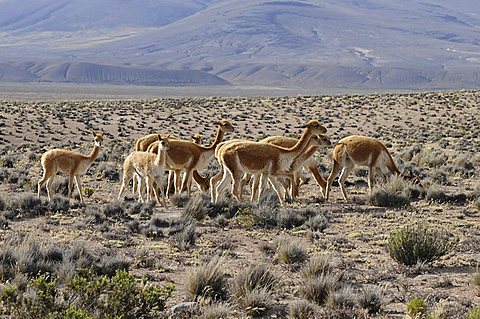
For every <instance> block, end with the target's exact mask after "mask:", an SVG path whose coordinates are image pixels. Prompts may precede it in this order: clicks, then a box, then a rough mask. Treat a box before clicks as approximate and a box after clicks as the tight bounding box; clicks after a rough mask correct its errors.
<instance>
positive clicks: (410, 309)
mask: <svg viewBox="0 0 480 319" xmlns="http://www.w3.org/2000/svg"><path fill="white" fill-rule="evenodd" d="M406 306H407V314H408V315H409V316H410V317H411V318H418V316H426V315H427V313H428V311H429V309H428V305H427V303H426V302H425V300H423V299H422V298H420V297H414V298H412V299H411V300H410V301H408V302H407V303H406Z"/></svg>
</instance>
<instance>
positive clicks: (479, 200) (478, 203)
mask: <svg viewBox="0 0 480 319" xmlns="http://www.w3.org/2000/svg"><path fill="white" fill-rule="evenodd" d="M473 207H474V208H476V209H477V211H480V197H478V198H477V199H475V200H474V201H473Z"/></svg>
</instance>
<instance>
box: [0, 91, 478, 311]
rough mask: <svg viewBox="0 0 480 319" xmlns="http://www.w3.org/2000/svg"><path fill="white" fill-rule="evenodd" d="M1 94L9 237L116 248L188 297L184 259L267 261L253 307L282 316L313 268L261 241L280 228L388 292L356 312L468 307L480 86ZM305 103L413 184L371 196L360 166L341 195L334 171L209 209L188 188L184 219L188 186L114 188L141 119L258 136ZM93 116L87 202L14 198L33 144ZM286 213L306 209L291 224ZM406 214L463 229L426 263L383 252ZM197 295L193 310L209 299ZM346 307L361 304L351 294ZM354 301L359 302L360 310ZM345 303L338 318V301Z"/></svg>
mask: <svg viewBox="0 0 480 319" xmlns="http://www.w3.org/2000/svg"><path fill="white" fill-rule="evenodd" d="M0 104H1V106H2V107H1V108H0V190H1V195H0V200H2V201H3V202H4V205H3V208H2V206H1V205H0V211H2V218H1V221H2V225H3V226H4V227H2V229H0V242H2V243H3V244H4V245H6V244H7V243H11V242H12V237H14V236H19V235H21V236H24V237H27V238H30V239H32V238H33V240H34V241H38V242H44V243H45V245H51V244H52V243H56V244H57V245H59V244H62V245H63V244H66V245H71V244H72V243H74V242H82V243H86V244H87V246H88V247H89V249H91V250H92V251H93V253H94V255H95V256H96V257H97V258H102V256H107V258H112V259H118V260H124V261H126V262H127V263H128V268H129V270H130V272H132V273H133V274H135V275H136V276H138V277H141V276H147V277H148V278H149V279H150V280H151V281H152V282H153V283H154V284H158V285H165V284H167V283H173V284H174V285H175V291H174V293H173V296H172V297H171V298H170V299H169V300H168V301H167V305H168V306H169V307H171V306H173V305H175V304H178V303H180V302H183V301H187V300H191V299H193V298H191V297H189V293H188V286H189V282H190V280H191V279H190V278H191V274H192V271H193V270H194V269H197V268H196V267H199V266H201V265H203V264H204V263H206V262H208V261H209V260H212V257H213V256H216V255H221V256H222V257H221V268H222V270H223V271H225V273H226V276H227V277H228V280H229V282H233V281H234V280H235V278H236V276H237V274H238V273H240V272H241V271H242V270H244V269H246V268H247V267H248V266H249V265H253V264H258V263H262V264H264V265H266V266H267V268H268V269H269V270H270V271H271V272H272V273H273V274H274V276H275V278H276V279H277V282H278V283H279V284H277V285H276V286H275V288H274V289H273V291H271V292H269V294H268V296H269V298H270V303H269V304H268V305H269V307H268V309H266V311H265V312H261V311H259V312H260V313H261V314H260V315H259V316H260V317H265V318H270V317H271V318H286V317H288V316H289V315H288V314H289V312H290V309H291V308H292V307H293V306H292V305H293V304H295V303H297V302H298V301H300V300H305V299H308V298H306V296H305V293H304V290H302V289H303V287H305V286H307V280H308V279H306V278H305V277H303V275H302V274H303V271H304V269H305V268H304V267H305V265H307V264H308V260H304V261H302V260H301V259H302V258H300V259H299V260H298V261H296V262H291V263H290V262H289V261H285V260H283V259H282V258H281V257H280V256H279V252H278V249H277V251H276V252H275V251H274V252H270V250H269V249H268V248H269V247H271V246H272V245H273V246H275V243H277V244H278V242H279V240H280V239H285V240H286V241H287V242H289V243H293V244H295V245H297V246H298V247H299V249H301V250H303V251H304V252H305V253H306V255H307V257H308V258H307V259H309V260H310V261H311V260H313V259H315V257H316V256H327V257H326V258H327V260H328V261H329V262H330V263H331V264H332V267H333V270H332V272H333V273H334V274H335V275H336V276H337V277H338V278H340V282H341V285H342V286H344V287H350V288H351V291H350V294H352V295H355V296H359V295H360V294H361V291H362V288H364V287H366V286H369V285H373V287H375V289H377V292H379V294H381V296H382V301H381V310H380V311H379V313H377V314H365V315H364V316H365V317H368V318H370V317H371V318H404V317H405V314H406V312H407V307H406V303H407V302H409V301H410V300H411V299H412V298H414V297H420V298H422V299H423V300H425V301H426V302H427V304H428V307H429V309H431V314H432V315H437V317H436V318H466V315H467V313H468V312H469V311H470V309H472V308H473V307H475V306H478V305H479V304H480V293H479V289H480V287H479V286H478V284H475V278H476V276H477V277H478V267H479V262H480V221H479V216H480V211H479V210H480V200H479V198H480V182H479V176H480V169H479V164H480V153H479V152H480V137H479V136H480V135H479V133H480V121H479V120H478V119H479V118H480V91H457V92H435V93H415V94H368V95H339V96H315V97H314V96H312V97H309V96H297V97H281V98H278V97H274V98H221V97H212V98H181V99H170V98H169V99H148V100H139V99H136V100H81V101H58V100H57V101H26V100H22V101H12V100H9V101H3V102H0ZM312 118H315V119H318V120H320V121H321V122H322V123H324V125H325V126H326V127H327V128H328V132H327V134H328V135H329V136H330V138H331V140H332V143H335V142H336V141H338V140H339V139H341V138H343V137H345V136H348V135H351V134H361V135H366V136H371V137H375V138H378V139H380V140H381V141H382V142H383V143H384V144H385V145H386V146H387V148H388V149H389V150H390V151H391V153H392V155H393V157H394V159H395V161H396V162H397V163H398V164H399V166H400V168H401V169H403V168H406V167H408V168H410V169H411V170H412V171H414V172H415V173H416V174H417V175H418V176H419V177H421V179H422V185H423V187H424V191H423V195H422V196H420V198H415V199H412V200H410V204H408V205H406V206H403V207H401V208H390V207H378V206H373V205H372V204H371V201H370V200H369V197H368V188H367V186H366V175H365V173H366V171H365V169H361V168H358V169H357V170H356V171H355V174H352V175H351V176H350V178H349V181H350V182H351V183H350V184H349V187H348V188H347V189H348V192H349V194H350V196H351V201H350V202H348V203H346V202H344V201H343V199H342V197H341V194H340V190H339V188H338V187H335V186H334V187H333V190H332V198H331V199H330V200H329V201H328V202H325V201H324V200H323V198H322V195H321V192H320V188H319V187H318V186H317V185H316V184H315V183H314V180H313V179H311V180H310V181H309V183H308V184H307V185H305V186H304V187H303V188H302V189H301V194H300V198H299V200H298V201H296V202H294V203H290V204H287V206H286V207H285V208H278V207H276V206H275V204H271V203H270V202H271V201H270V200H267V201H266V204H264V205H260V206H259V205H253V206H249V205H248V204H247V203H245V204H244V205H243V206H240V208H239V209H238V207H237V206H236V205H234V204H232V203H230V207H236V208H235V209H238V211H237V213H236V214H235V215H233V214H232V216H227V215H228V214H224V215H223V216H221V217H218V216H217V214H213V213H212V211H210V212H208V209H206V208H204V207H206V206H207V205H208V198H206V199H205V198H202V197H201V196H200V195H199V193H200V192H199V191H198V190H195V195H194V196H193V199H194V200H191V202H190V208H192V207H193V209H190V212H191V211H192V210H193V211H194V212H195V214H197V215H195V214H194V215H195V217H197V220H196V222H195V224H194V225H193V226H191V225H187V224H185V223H183V224H182V222H179V220H182V219H185V216H186V215H188V214H187V213H186V209H185V208H184V207H183V205H184V204H185V202H187V201H188V198H185V196H180V197H178V196H177V197H175V198H173V199H172V200H170V202H169V208H163V207H160V206H159V205H157V206H155V207H153V208H152V207H148V205H144V206H142V207H140V206H135V205H134V202H133V200H131V199H132V198H133V196H132V195H131V193H129V194H128V195H127V201H125V202H118V201H116V198H117V194H118V191H119V188H120V181H119V176H121V167H122V166H121V165H122V163H123V159H124V158H125V156H126V155H127V154H128V152H129V151H131V150H132V148H133V144H134V142H135V140H136V139H137V138H138V137H141V136H143V135H145V134H148V133H152V132H162V133H169V134H172V135H176V136H179V137H182V138H186V139H190V136H191V135H192V134H193V133H196V132H199V133H201V134H202V136H203V137H204V143H205V144H208V143H210V142H211V141H212V140H213V137H214V134H215V125H214V121H215V120H219V119H228V120H230V121H231V122H232V123H233V124H234V126H235V132H234V133H232V134H228V135H227V136H226V137H225V139H233V138H245V139H253V140H258V139H261V138H263V137H267V136H271V135H288V136H298V135H299V134H300V133H301V130H300V129H298V128H296V127H297V126H299V125H301V124H303V123H305V122H306V121H307V120H309V119H312ZM92 131H102V132H104V135H105V142H104V146H103V149H102V153H101V155H100V156H99V158H98V159H97V160H96V162H95V163H94V164H93V166H92V167H91V168H90V170H89V172H88V173H87V175H86V176H85V177H84V178H83V186H84V191H85V192H86V194H88V197H87V198H86V199H85V205H79V204H78V202H77V201H75V200H71V201H70V207H69V208H68V209H66V210H57V211H55V210H54V209H51V208H46V209H45V211H42V213H31V212H27V211H26V210H28V209H27V208H25V207H23V208H22V206H21V205H20V204H19V203H21V202H22V201H23V200H24V198H26V197H28V196H32V195H33V194H35V192H36V183H37V181H38V180H39V178H40V176H41V168H40V163H39V158H40V156H41V154H42V153H43V152H44V151H45V150H47V149H51V148H54V147H62V148H68V149H72V150H77V151H80V152H83V153H87V152H89V150H90V149H91V147H92V142H91V135H92ZM330 154H331V148H330V149H325V150H323V151H322V152H320V154H317V155H316V157H317V158H318V163H319V167H320V168H321V169H322V171H323V174H324V176H325V177H326V176H328V173H329V171H330V168H331V159H330V156H331V155H330ZM217 170H218V166H217V165H215V163H214V160H212V164H211V166H210V167H209V169H208V170H207V171H205V172H202V173H203V174H207V175H209V176H212V175H213V174H214V173H215V172H216V171H217ZM64 182H65V178H64V177H58V178H57V184H58V188H59V192H61V191H62V190H64V186H65V185H64ZM62 185H63V188H62ZM43 195H45V194H43ZM45 200H46V197H45V196H43V201H45ZM41 205H44V206H45V207H47V206H46V205H47V204H45V203H42V204H41ZM226 205H227V206H228V203H227V204H226ZM223 212H225V210H224V211H223ZM312 212H313V213H312ZM205 214H207V215H210V217H209V216H203V215H205ZM282 214H283V216H287V217H288V216H290V217H288V218H291V219H295V218H297V217H298V218H297V219H300V220H301V221H300V222H298V223H294V225H291V223H288V222H285V220H287V219H288V218H285V217H284V218H283V219H282V218H281V216H280V215H282ZM198 215H200V216H198ZM267 215H268V216H269V218H270V217H271V220H270V219H268V218H266V217H265V216H267ZM293 215H295V216H297V217H295V218H294V217H291V216H293ZM317 215H319V216H323V217H324V219H325V226H324V229H323V228H322V229H321V230H318V231H315V232H312V222H311V220H310V224H309V223H308V220H309V218H311V217H312V216H317ZM262 216H263V217H262ZM302 218H303V222H302ZM406 225H424V226H426V227H428V228H430V229H435V230H438V231H444V232H446V233H448V234H451V236H452V238H458V240H459V242H458V244H457V245H456V246H455V247H454V248H453V250H452V251H450V252H449V253H448V254H446V255H445V256H442V257H440V258H439V259H437V260H436V261H434V262H432V263H424V264H421V265H418V264H417V265H414V266H413V267H406V266H404V265H401V264H400V263H399V262H397V261H395V260H394V259H392V258H391V257H390V255H389V253H388V250H387V248H386V246H387V242H388V239H389V236H390V235H391V234H392V232H394V231H396V230H398V229H401V228H402V227H404V226H406ZM188 227H190V228H189V229H190V230H191V233H192V234H193V235H192V236H193V238H194V240H193V241H192V242H187V243H185V242H183V241H182V240H181V238H180V235H178V234H179V233H181V232H182V230H185V229H187V228H188ZM175 229H176V231H175ZM179 229H180V231H179ZM185 233H186V232H184V234H185ZM452 240H453V239H452ZM280 246H281V245H280ZM280 246H279V247H280ZM0 259H1V258H0ZM479 281H480V280H479ZM228 290H229V295H230V298H228V297H226V299H225V300H224V301H223V304H222V305H225V306H228V307H229V309H230V310H231V311H230V314H229V317H232V318H244V317H245V318H246V317H248V316H249V314H248V313H249V310H248V309H247V310H246V309H245V307H244V306H242V305H243V304H242V303H241V302H240V301H239V299H238V298H237V297H235V296H234V295H233V294H232V293H231V292H232V288H229V289H228ZM205 303H207V302H205V301H204V304H205ZM203 307H204V306H202V307H201V308H200V310H197V314H199V313H202V311H205V310H204V309H206V308H203ZM205 307H206V306H205ZM312 307H314V309H315V311H316V316H317V317H318V318H324V317H326V318H337V317H339V316H341V314H340V313H342V311H344V312H345V310H338V307H336V306H334V305H332V304H331V303H329V304H327V305H324V304H322V303H319V304H317V305H315V306H313V304H312ZM352 307H353V308H355V309H359V308H360V307H359V305H358V302H355V306H352ZM329 311H330V312H329ZM358 311H359V312H358ZM358 311H357V312H356V314H357V316H359V315H358V313H362V312H361V310H358ZM335 313H337V315H336V316H337V317H335ZM352 313H353V312H352ZM192 316H193V315H192ZM344 316H346V317H344V318H348V314H347V315H345V314H344ZM212 318H213V317H212Z"/></svg>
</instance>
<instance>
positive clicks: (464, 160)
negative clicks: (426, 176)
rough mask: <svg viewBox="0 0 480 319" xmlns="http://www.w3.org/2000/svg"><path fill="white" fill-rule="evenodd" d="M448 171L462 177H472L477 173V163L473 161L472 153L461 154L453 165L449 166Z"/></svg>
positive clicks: (454, 160)
mask: <svg viewBox="0 0 480 319" xmlns="http://www.w3.org/2000/svg"><path fill="white" fill-rule="evenodd" d="M447 168H448V171H449V172H450V173H452V174H455V175H460V176H462V177H465V178H466V177H471V176H474V175H475V164H474V162H473V161H472V155H468V154H461V155H458V156H457V157H455V158H454V159H453V165H451V166H448V167H447Z"/></svg>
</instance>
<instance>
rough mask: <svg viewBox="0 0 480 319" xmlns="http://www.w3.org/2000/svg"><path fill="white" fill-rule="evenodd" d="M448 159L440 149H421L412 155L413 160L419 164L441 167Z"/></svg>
mask: <svg viewBox="0 0 480 319" xmlns="http://www.w3.org/2000/svg"><path fill="white" fill-rule="evenodd" d="M447 160H448V157H447V155H445V154H444V153H443V152H441V151H440V150H436V149H425V148H424V149H421V150H420V152H418V153H416V154H415V155H413V156H412V159H411V161H412V162H413V163H415V164H417V165H419V166H428V167H441V166H443V165H445V164H446V162H447Z"/></svg>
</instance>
